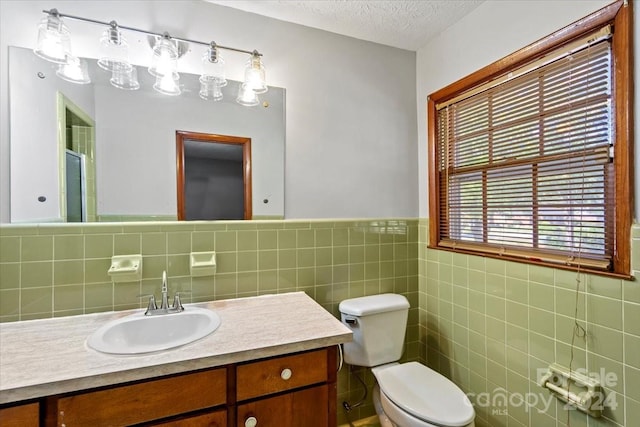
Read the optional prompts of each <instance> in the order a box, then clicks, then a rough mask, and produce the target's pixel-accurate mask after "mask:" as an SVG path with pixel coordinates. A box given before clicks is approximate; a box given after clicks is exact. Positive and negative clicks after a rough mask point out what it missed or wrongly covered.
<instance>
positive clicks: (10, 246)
mask: <svg viewBox="0 0 640 427" xmlns="http://www.w3.org/2000/svg"><path fill="white" fill-rule="evenodd" d="M210 250H215V251H216V256H217V272H216V274H215V276H211V277H191V276H190V274H189V253H190V252H191V251H194V252H200V251H210ZM137 253H141V254H142V256H143V275H142V280H140V281H137V282H131V283H116V284H114V283H112V282H111V280H110V277H109V276H108V275H107V270H108V268H109V266H110V264H111V257H112V256H113V255H126V254H137ZM163 270H166V271H167V274H168V277H169V288H170V292H171V293H174V292H175V291H178V290H180V291H190V292H191V298H188V297H186V296H185V297H184V298H183V300H184V301H185V302H190V301H193V302H197V301H208V300H215V299H224V298H236V297H245V296H255V295H260V294H266V293H279V292H290V291H304V292H306V293H307V294H308V295H310V296H311V297H312V298H314V299H315V300H316V301H317V302H318V303H320V304H321V305H323V306H324V307H325V308H326V309H327V310H329V311H330V312H331V313H333V314H334V315H336V316H337V317H339V313H338V304H339V303H340V301H342V300H343V299H346V298H353V297H358V296H364V295H373V294H379V293H384V292H396V293H400V294H403V295H405V296H407V298H408V299H409V301H410V303H411V307H412V308H411V309H410V313H409V323H408V327H407V335H406V351H405V353H404V359H405V360H419V358H420V351H421V345H420V342H419V327H418V312H419V309H418V220H417V219H409V220H407V219H366V220H326V221H324V220H313V221H291V220H284V221H249V222H223V221H221V222H209V223H207V222H180V223H178V222H153V223H117V224H116V223H111V224H103V223H93V224H88V223H86V224H82V225H68V224H61V225H40V226H18V225H2V226H0V321H1V322H8V321H18V320H29V319H37V318H47V317H52V316H68V315H76V314H84V313H92V312H100V311H111V310H123V309H130V308H138V307H143V306H144V305H145V302H146V301H140V299H139V298H138V295H141V294H148V293H151V292H155V293H158V292H159V287H160V277H161V275H162V271H163ZM356 372H357V373H358V374H359V375H360V376H362V377H363V378H364V380H365V381H366V382H367V383H369V384H371V383H372V382H373V377H372V376H371V374H370V372H369V371H368V370H364V369H359V370H358V369H356ZM338 382H339V384H338V400H339V403H338V415H339V420H338V421H339V423H340V424H342V423H345V422H346V421H347V418H346V414H345V412H344V411H343V410H342V401H343V400H348V401H349V402H351V403H355V402H357V401H358V400H359V399H360V397H361V396H362V387H361V385H360V383H359V382H358V380H357V379H356V378H355V377H354V376H353V375H351V374H350V373H349V368H348V367H345V368H343V369H342V371H341V372H340V374H339V376H338ZM369 396H370V394H369ZM374 412H375V411H374V409H373V407H372V405H371V403H370V397H369V398H368V400H367V402H366V403H365V404H364V405H361V406H359V407H357V408H356V409H354V410H353V411H352V412H351V413H350V414H349V418H351V419H352V420H355V419H360V418H363V417H366V416H369V415H371V414H373V413H374Z"/></svg>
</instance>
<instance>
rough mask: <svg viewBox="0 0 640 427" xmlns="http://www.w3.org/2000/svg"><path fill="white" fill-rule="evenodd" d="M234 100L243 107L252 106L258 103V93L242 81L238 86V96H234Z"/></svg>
mask: <svg viewBox="0 0 640 427" xmlns="http://www.w3.org/2000/svg"><path fill="white" fill-rule="evenodd" d="M236 102H237V103H238V104H240V105H244V106H245V107H253V106H256V105H258V104H259V103H260V100H259V99H258V94H257V93H256V92H255V91H254V90H253V89H251V87H249V86H247V85H246V84H244V83H242V84H241V85H240V88H239V89H238V97H237V98H236Z"/></svg>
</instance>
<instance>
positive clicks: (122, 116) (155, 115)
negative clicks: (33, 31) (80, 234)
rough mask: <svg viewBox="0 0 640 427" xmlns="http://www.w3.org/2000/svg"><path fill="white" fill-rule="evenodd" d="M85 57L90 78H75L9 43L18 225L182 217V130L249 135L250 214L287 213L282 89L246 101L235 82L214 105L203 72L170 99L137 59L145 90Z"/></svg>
mask: <svg viewBox="0 0 640 427" xmlns="http://www.w3.org/2000/svg"><path fill="white" fill-rule="evenodd" d="M87 62H88V65H89V75H90V77H91V80H92V81H91V83H90V84H86V85H79V84H74V83H69V82H67V81H64V80H63V79H61V78H59V77H58V76H57V75H56V69H57V67H56V66H55V65H54V64H51V63H48V62H46V61H44V60H42V59H40V58H38V57H36V56H35V55H34V54H33V52H32V51H31V50H29V49H24V48H19V47H10V48H9V91H10V126H11V129H10V134H11V183H10V191H11V222H12V223H36V222H66V221H143V220H175V219H177V218H178V203H177V181H176V163H177V158H176V156H177V154H176V132H178V131H182V132H195V133H201V134H212V135H224V136H229V137H237V138H248V139H250V140H251V185H252V188H251V194H252V196H251V197H252V200H251V202H252V203H251V204H252V207H253V209H252V211H253V212H252V218H253V219H277V218H284V217H285V212H284V158H285V153H284V150H285V90H284V89H283V88H277V87H272V86H270V87H269V91H268V92H267V93H265V94H262V95H261V96H260V104H259V105H258V106H255V107H245V106H242V105H239V104H237V103H236V102H235V98H236V95H237V90H238V82H233V81H229V84H228V85H227V86H225V87H224V88H222V90H223V95H224V98H223V100H221V101H216V102H214V101H210V100H203V99H201V98H200V97H199V95H198V92H199V82H198V76H197V75H194V74H186V73H181V78H180V84H181V87H182V93H181V94H180V95H179V96H167V95H162V94H160V93H158V92H156V91H154V90H153V89H152V86H153V83H154V81H155V80H154V78H153V77H152V76H150V75H149V74H148V72H147V70H146V68H145V67H142V66H140V67H138V79H139V81H140V85H141V88H140V89H139V90H121V89H118V88H115V87H113V86H112V85H111V84H110V82H109V79H110V78H111V75H110V74H109V73H107V72H105V71H103V70H101V69H100V68H98V67H97V65H96V61H95V60H93V59H88V60H87ZM210 155H211V154H210ZM2 185H3V188H2V189H1V190H2V191H7V190H8V188H5V187H4V186H7V187H8V185H9V184H8V183H2ZM83 204H84V205H83ZM78 205H79V207H78ZM76 209H78V210H80V211H81V214H74V213H73V211H75V210H76Z"/></svg>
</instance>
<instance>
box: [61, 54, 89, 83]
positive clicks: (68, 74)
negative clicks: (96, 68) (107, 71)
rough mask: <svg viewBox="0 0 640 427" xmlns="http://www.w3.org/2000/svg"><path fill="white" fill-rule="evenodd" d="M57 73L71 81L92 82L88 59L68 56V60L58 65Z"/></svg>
mask: <svg viewBox="0 0 640 427" xmlns="http://www.w3.org/2000/svg"><path fill="white" fill-rule="evenodd" d="M56 75H57V76H58V77H60V78H61V79H63V80H66V81H68V82H71V83H77V84H81V85H86V84H89V83H91V78H90V77H89V71H88V69H87V61H85V60H84V59H82V58H78V57H76V56H67V62H66V63H64V64H60V65H58V70H57V71H56Z"/></svg>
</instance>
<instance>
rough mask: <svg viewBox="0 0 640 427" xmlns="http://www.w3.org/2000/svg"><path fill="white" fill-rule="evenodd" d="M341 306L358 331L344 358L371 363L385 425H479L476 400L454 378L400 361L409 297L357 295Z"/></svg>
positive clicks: (353, 362) (347, 321)
mask: <svg viewBox="0 0 640 427" xmlns="http://www.w3.org/2000/svg"><path fill="white" fill-rule="evenodd" d="M339 310H340V313H341V319H342V322H343V323H344V324H345V325H346V326H347V327H349V328H350V329H351V331H352V332H353V341H352V342H350V343H345V344H344V361H345V362H346V363H348V364H351V365H355V366H365V367H370V368H372V369H371V372H372V373H373V375H374V376H375V378H376V381H377V385H376V387H375V388H374V391H373V395H374V397H373V403H374V406H375V408H376V412H377V413H378V416H379V418H380V422H381V424H382V427H474V422H473V419H474V417H475V411H474V409H473V405H472V404H471V402H470V401H469V399H468V397H467V396H466V395H465V394H464V393H463V392H462V390H460V389H459V388H458V387H457V386H456V385H455V384H454V383H453V382H451V381H450V380H449V379H447V378H445V377H444V376H442V375H441V374H439V373H437V372H436V371H433V370H431V369H429V368H428V367H426V366H424V365H422V364H420V363H418V362H408V363H398V360H400V358H401V356H402V351H403V345H404V337H405V332H406V326H407V316H408V311H409V301H408V300H407V299H406V298H405V297H404V296H402V295H397V294H381V295H371V296H366V297H359V298H352V299H348V300H344V301H342V302H341V303H340V306H339Z"/></svg>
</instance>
